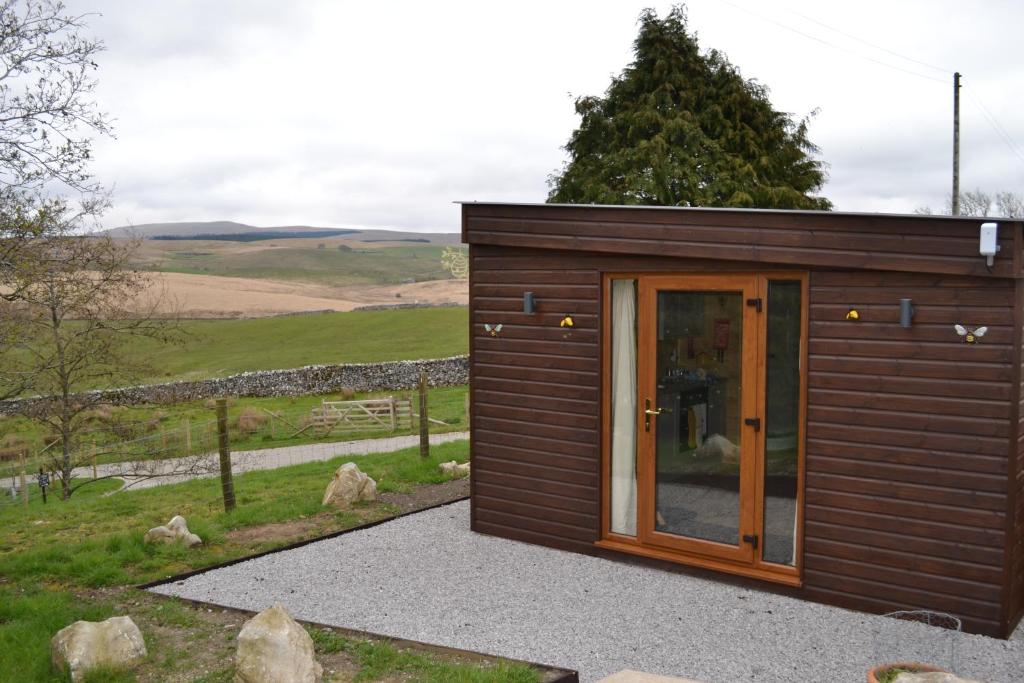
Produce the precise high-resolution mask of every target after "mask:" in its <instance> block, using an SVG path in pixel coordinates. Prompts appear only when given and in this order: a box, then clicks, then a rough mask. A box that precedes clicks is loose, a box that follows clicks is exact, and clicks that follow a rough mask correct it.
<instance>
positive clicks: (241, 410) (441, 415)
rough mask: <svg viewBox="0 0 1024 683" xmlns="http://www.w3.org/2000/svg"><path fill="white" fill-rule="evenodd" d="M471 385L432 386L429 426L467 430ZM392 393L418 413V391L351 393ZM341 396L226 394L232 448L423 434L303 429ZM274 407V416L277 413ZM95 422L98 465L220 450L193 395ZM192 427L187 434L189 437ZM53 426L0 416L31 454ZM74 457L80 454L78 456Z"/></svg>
mask: <svg viewBox="0 0 1024 683" xmlns="http://www.w3.org/2000/svg"><path fill="white" fill-rule="evenodd" d="M467 390H468V388H467V387H466V386H465V385H462V386H455V387H433V388H431V389H430V390H429V392H428V409H429V416H430V417H431V418H432V419H434V420H439V421H441V422H444V423H445V424H444V425H441V424H437V423H431V425H430V432H431V433H432V434H440V433H443V432H451V431H464V430H466V429H467V420H466V407H465V406H466V393H467ZM384 396H393V397H394V398H396V399H399V398H411V399H412V401H413V410H414V411H418V410H419V407H418V404H417V396H416V394H415V392H408V391H405V392H397V391H381V392H367V393H363V392H360V393H357V394H355V395H354V396H353V397H352V398H353V399H363V398H379V397H384ZM343 399H344V397H342V396H340V395H337V394H328V395H320V396H286V397H271V398H232V399H229V400H228V436H229V438H230V443H231V449H232V450H234V451H242V450H260V449H264V448H278V447H282V446H302V445H306V444H313V443H327V442H333V441H349V440H352V439H372V438H378V437H384V436H402V435H406V434H414V433H415V434H418V433H419V431H418V429H419V428H418V424H417V423H416V422H415V421H413V425H412V427H408V426H406V427H403V428H401V429H397V430H395V431H394V432H392V431H390V430H376V431H358V432H352V431H348V432H346V431H344V430H341V429H336V430H333V431H332V432H330V433H329V434H326V435H323V434H319V433H316V432H314V431H313V430H307V431H305V432H303V433H301V434H296V432H297V431H298V430H299V429H301V427H302V426H304V424H305V422H304V421H305V420H306V419H308V417H309V415H310V411H311V410H312V409H313V408H314V407H316V406H319V405H320V403H321V402H322V401H324V400H329V401H333V400H343ZM271 413H273V415H272V414H271ZM91 415H92V416H91V417H90V419H89V422H88V423H87V424H86V426H85V427H84V428H83V432H82V440H83V442H84V444H85V445H83V446H82V449H83V451H88V450H90V449H92V448H93V447H95V448H94V450H95V451H96V452H97V453H98V455H97V457H96V461H97V462H98V463H104V462H115V461H121V460H132V459H144V458H172V457H181V456H185V455H189V454H192V453H212V452H214V451H216V450H217V434H216V424H215V421H216V413H215V412H214V410H213V408H212V406H210V405H209V404H208V402H207V401H190V402H186V403H178V404H174V405H145V406H133V407H127V406H125V407H114V408H109V409H103V410H96V411H93V413H92V414H91ZM186 430H187V432H188V437H187V439H186ZM47 433H48V430H46V429H44V428H43V427H42V426H41V425H40V424H39V423H37V422H32V421H31V420H28V419H26V418H23V417H11V418H0V438H2V437H3V436H4V435H7V434H13V435H17V437H18V438H19V439H20V440H21V441H22V442H24V443H26V444H27V445H28V447H29V449H30V451H31V452H32V453H37V452H38V451H40V450H41V449H42V448H43V445H44V444H45V440H44V437H45V436H46V434H47ZM30 460H31V461H30V462H29V463H28V464H29V467H28V470H29V471H30V472H35V471H37V470H38V468H39V466H40V465H47V464H48V463H49V459H48V458H47V456H43V457H42V458H30ZM76 461H81V458H79V457H77V456H76ZM18 469H19V468H18V467H16V466H13V467H12V465H9V464H3V465H0V485H4V484H9V483H10V475H11V472H12V471H18Z"/></svg>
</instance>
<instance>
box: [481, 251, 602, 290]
mask: <svg viewBox="0 0 1024 683" xmlns="http://www.w3.org/2000/svg"><path fill="white" fill-rule="evenodd" d="M472 264H473V284H474V285H476V284H481V285H483V284H512V285H516V286H523V288H524V289H526V288H527V287H530V286H540V285H592V286H597V285H599V284H600V280H601V276H600V274H599V273H598V272H597V271H596V270H593V269H586V270H573V269H571V268H561V267H559V264H558V263H557V262H556V261H555V260H554V259H552V260H551V262H550V263H549V264H548V265H547V267H546V269H545V270H523V269H513V268H495V267H493V266H491V265H490V264H489V263H488V261H487V260H485V259H482V258H474V259H472ZM535 265H541V266H542V267H543V266H544V263H543V262H541V263H539V264H538V263H537V262H535Z"/></svg>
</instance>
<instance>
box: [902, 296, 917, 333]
mask: <svg viewBox="0 0 1024 683" xmlns="http://www.w3.org/2000/svg"><path fill="white" fill-rule="evenodd" d="M913 321H914V304H913V302H912V301H911V300H910V299H900V327H910V326H911V324H912V323H913Z"/></svg>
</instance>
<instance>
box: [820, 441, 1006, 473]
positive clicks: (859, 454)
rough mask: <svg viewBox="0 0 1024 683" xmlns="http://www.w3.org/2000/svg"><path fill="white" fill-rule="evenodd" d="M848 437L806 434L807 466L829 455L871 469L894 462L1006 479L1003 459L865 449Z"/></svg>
mask: <svg viewBox="0 0 1024 683" xmlns="http://www.w3.org/2000/svg"><path fill="white" fill-rule="evenodd" d="M850 435H851V437H852V439H851V440H848V441H843V440H835V439H824V438H819V437H817V436H815V435H813V434H812V435H808V438H807V453H808V463H809V464H810V462H811V461H810V458H814V459H815V460H816V459H817V458H819V457H822V456H832V457H840V458H850V459H853V460H856V461H858V462H863V463H864V467H872V464H871V463H877V462H882V463H895V464H902V465H917V466H921V467H932V468H935V469H942V470H948V471H950V472H951V473H952V474H954V475H956V474H961V473H963V472H977V473H980V474H988V475H995V476H996V477H998V478H999V479H1001V480H1005V479H1006V472H1007V463H1006V458H1005V457H1001V456H999V455H990V456H984V457H979V456H978V455H977V454H974V453H963V452H959V451H946V450H939V449H929V448H911V447H907V446H883V445H880V444H870V446H867V445H866V444H865V443H864V442H863V441H859V440H857V438H856V432H851V434H850Z"/></svg>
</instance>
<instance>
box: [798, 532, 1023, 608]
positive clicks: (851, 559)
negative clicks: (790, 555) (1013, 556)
mask: <svg viewBox="0 0 1024 683" xmlns="http://www.w3.org/2000/svg"><path fill="white" fill-rule="evenodd" d="M804 548H805V551H806V553H807V556H808V557H817V558H828V559H827V561H824V562H823V561H821V560H816V561H815V562H814V563H813V566H814V568H815V569H818V570H824V569H825V567H826V566H830V567H832V568H835V569H836V571H837V573H838V572H839V571H841V572H843V573H844V575H852V576H860V577H861V578H867V579H872V580H875V581H884V582H886V583H890V584H893V585H897V586H908V587H910V588H919V589H923V590H928V591H932V592H935V593H943V594H946V595H956V596H963V597H967V598H972V599H975V600H981V601H984V602H986V603H991V602H999V594H1000V592H1001V591H1002V585H1001V584H1002V578H1003V576H1002V575H1003V572H1002V568H1001V567H1000V568H993V567H983V566H979V565H976V564H972V563H970V562H942V561H939V560H936V559H935V558H929V557H921V556H919V555H914V554H913V553H901V552H899V551H895V550H888V549H883V548H870V547H863V546H857V545H851V544H849V543H844V542H842V541H833V540H824V539H807V541H806V543H805V545H804Z"/></svg>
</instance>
